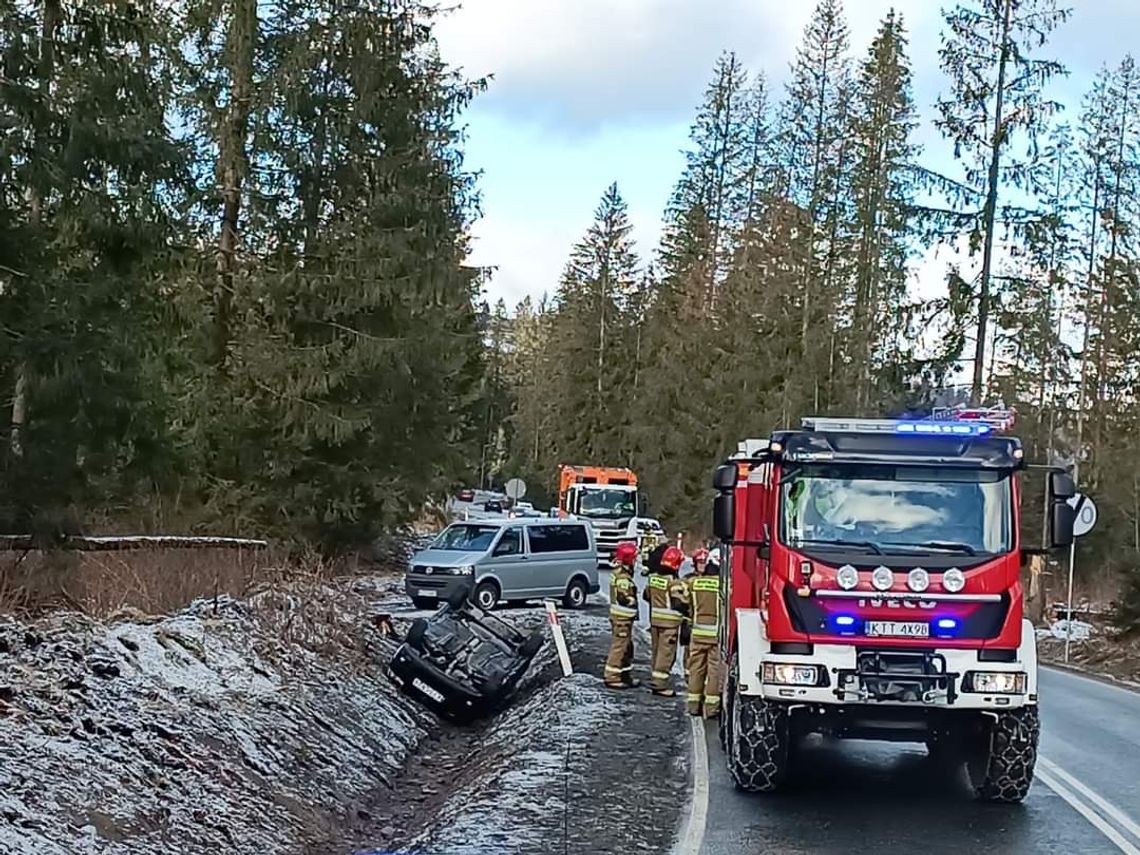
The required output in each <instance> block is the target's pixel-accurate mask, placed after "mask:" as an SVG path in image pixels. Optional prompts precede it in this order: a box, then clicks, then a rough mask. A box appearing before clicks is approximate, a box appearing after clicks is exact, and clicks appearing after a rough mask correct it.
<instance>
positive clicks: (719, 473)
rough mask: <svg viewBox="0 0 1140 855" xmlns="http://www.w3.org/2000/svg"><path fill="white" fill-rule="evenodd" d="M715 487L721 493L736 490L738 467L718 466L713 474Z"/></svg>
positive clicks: (730, 465) (729, 465)
mask: <svg viewBox="0 0 1140 855" xmlns="http://www.w3.org/2000/svg"><path fill="white" fill-rule="evenodd" d="M713 487H714V488H715V489H717V490H719V491H720V492H722V493H723V492H726V491H728V490H735V489H736V467H735V466H733V465H732V464H725V465H724V466H718V467H717V469H716V472H715V473H714V474H713Z"/></svg>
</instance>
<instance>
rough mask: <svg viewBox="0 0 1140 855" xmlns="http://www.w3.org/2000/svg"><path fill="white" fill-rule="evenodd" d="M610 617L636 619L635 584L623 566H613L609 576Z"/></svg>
mask: <svg viewBox="0 0 1140 855" xmlns="http://www.w3.org/2000/svg"><path fill="white" fill-rule="evenodd" d="M610 617H611V618H613V619H614V620H628V621H633V620H637V585H636V584H635V583H634V581H633V576H632V575H630V572H629V570H628V569H627V568H625V567H615V568H614V570H613V573H612V574H611V576H610Z"/></svg>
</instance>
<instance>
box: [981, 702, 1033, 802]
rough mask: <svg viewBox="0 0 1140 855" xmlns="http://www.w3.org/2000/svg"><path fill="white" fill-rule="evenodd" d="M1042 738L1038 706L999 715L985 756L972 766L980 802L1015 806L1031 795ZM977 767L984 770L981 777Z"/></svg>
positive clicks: (991, 730) (986, 746) (990, 735)
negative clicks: (1039, 744) (1038, 749)
mask: <svg viewBox="0 0 1140 855" xmlns="http://www.w3.org/2000/svg"><path fill="white" fill-rule="evenodd" d="M1040 735H1041V720H1040V718H1039V716H1038V712H1037V707H1036V706H1030V707H1022V708H1021V709H1017V710H1009V711H1008V712H1002V713H999V714H998V717H997V721H995V722H993V724H992V726H991V728H990V733H989V742H988V745H985V746H984V747H983V751H982V756H981V757H979V758H978V762H977V763H971V764H969V765H970V767H971V779H972V783H973V784H974V791H975V792H976V793H977V796H978V798H979V799H982V800H983V801H988V802H1004V803H1006V804H1016V803H1017V802H1020V801H1021V800H1022V799H1024V798H1025V797H1026V795H1028V793H1029V785H1030V784H1031V783H1033V767H1034V765H1035V764H1036V763H1037V742H1038V739H1039V737H1040ZM975 768H976V769H977V770H978V771H981V774H980V775H978V774H976V772H975Z"/></svg>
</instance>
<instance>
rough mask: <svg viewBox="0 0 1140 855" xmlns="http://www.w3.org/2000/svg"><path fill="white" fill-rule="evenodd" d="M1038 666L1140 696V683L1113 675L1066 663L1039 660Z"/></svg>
mask: <svg viewBox="0 0 1140 855" xmlns="http://www.w3.org/2000/svg"><path fill="white" fill-rule="evenodd" d="M1037 664H1038V665H1039V666H1040V667H1042V668H1047V669H1049V670H1050V671H1059V672H1060V673H1062V674H1070V675H1072V676H1074V677H1084V678H1085V679H1086V680H1092V681H1093V682H1094V683H1100V684H1101V685H1104V686H1111V687H1112V688H1114V689H1120V691H1122V692H1128V694H1130V695H1140V683H1135V682H1133V681H1132V680H1125V679H1123V678H1122V677H1116V676H1113V675H1112V674H1105V673H1102V672H1100V671H1092V670H1090V669H1088V668H1082V667H1081V666H1080V665H1066V664H1065V663H1064V662H1049V661H1047V660H1042V659H1039V660H1037Z"/></svg>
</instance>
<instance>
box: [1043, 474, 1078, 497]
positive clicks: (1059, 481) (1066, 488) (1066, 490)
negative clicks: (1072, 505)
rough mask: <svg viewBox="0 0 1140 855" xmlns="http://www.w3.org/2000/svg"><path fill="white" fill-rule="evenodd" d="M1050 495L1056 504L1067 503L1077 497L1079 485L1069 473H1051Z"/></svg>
mask: <svg viewBox="0 0 1140 855" xmlns="http://www.w3.org/2000/svg"><path fill="white" fill-rule="evenodd" d="M1049 494H1050V495H1051V496H1052V498H1053V501H1054V502H1066V501H1068V500H1069V499H1071V498H1073V496H1075V495H1077V484H1076V482H1075V481H1073V476H1072V475H1069V474H1068V473H1067V472H1050V473H1049Z"/></svg>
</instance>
